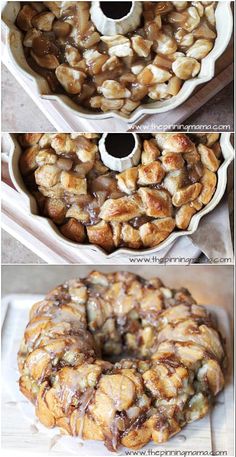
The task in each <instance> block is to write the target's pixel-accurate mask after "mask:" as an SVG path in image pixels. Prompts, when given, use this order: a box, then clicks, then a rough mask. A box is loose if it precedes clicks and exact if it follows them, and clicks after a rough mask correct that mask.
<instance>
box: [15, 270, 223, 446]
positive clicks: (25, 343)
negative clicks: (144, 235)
mask: <svg viewBox="0 0 236 457" xmlns="http://www.w3.org/2000/svg"><path fill="white" fill-rule="evenodd" d="M114 357H115V358H116V360H118V361H114ZM18 365H19V371H20V380H19V386H20V390H21V392H22V393H23V394H24V395H25V396H26V397H27V398H28V399H29V400H30V401H31V402H32V403H34V405H35V412H36V415H37V417H38V418H39V420H40V421H41V422H42V423H43V424H44V425H45V426H46V427H51V428H52V427H55V426H58V427H60V428H61V429H62V430H63V432H65V433H67V434H69V435H73V436H79V437H81V438H82V439H84V440H100V441H103V442H104V443H105V445H106V446H107V448H108V449H109V450H111V451H116V450H117V449H118V447H119V446H120V445H122V446H125V447H127V448H130V449H134V450H135V449H140V448H141V447H143V446H144V445H146V444H147V443H148V442H150V441H154V442H155V443H156V444H160V443H163V442H165V441H167V440H169V439H170V438H171V436H173V435H175V434H176V433H178V432H179V431H180V430H181V428H182V427H184V426H185V425H186V424H187V423H189V422H192V421H194V420H197V419H200V418H201V417H203V416H205V415H206V414H207V413H208V411H209V410H210V408H211V405H212V403H213V400H214V397H215V396H216V395H217V394H218V392H220V391H221V390H222V389H223V386H224V374H223V373H224V370H225V367H226V354H225V351H224V344H223V340H222V337H221V335H220V333H219V332H218V331H217V328H216V326H215V324H214V323H213V320H212V318H211V316H210V315H209V313H208V311H207V309H206V308H204V307H203V306H200V305H198V304H197V303H196V302H195V300H194V299H193V297H192V296H191V294H190V292H189V291H188V290H187V289H184V288H180V289H170V288H168V287H166V286H164V284H163V283H162V282H161V280H160V279H158V278H152V279H149V280H146V279H144V278H141V277H139V276H136V275H134V274H131V273H128V272H117V273H110V274H102V273H100V272H92V273H90V274H89V275H88V276H87V277H86V278H83V279H75V280H71V281H68V282H66V283H65V284H63V285H61V286H59V287H57V288H55V289H54V290H52V291H51V292H50V293H48V294H47V295H46V297H45V299H44V300H42V301H40V302H38V303H36V304H35V305H34V306H33V307H32V308H31V311H30V320H29V323H28V325H27V327H26V329H25V334H24V338H23V340H22V343H21V346H20V349H19V353H18Z"/></svg>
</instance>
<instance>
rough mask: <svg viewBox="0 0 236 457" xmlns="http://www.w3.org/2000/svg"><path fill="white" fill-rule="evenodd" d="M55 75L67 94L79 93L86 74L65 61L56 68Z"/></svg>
mask: <svg viewBox="0 0 236 457" xmlns="http://www.w3.org/2000/svg"><path fill="white" fill-rule="evenodd" d="M55 73H56V77H57V79H58V81H59V82H60V83H61V85H62V86H63V87H64V89H65V90H66V92H68V93H69V94H79V93H80V92H81V89H82V84H83V82H84V79H85V77H86V75H85V74H84V73H83V72H82V71H80V70H77V69H75V68H71V67H69V65H66V64H65V63H63V64H61V65H59V66H58V67H57V69H56V72H55Z"/></svg>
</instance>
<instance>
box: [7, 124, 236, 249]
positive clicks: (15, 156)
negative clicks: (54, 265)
mask: <svg viewBox="0 0 236 457" xmlns="http://www.w3.org/2000/svg"><path fill="white" fill-rule="evenodd" d="M8 139H9V144H10V152H9V159H8V160H9V171H10V176H11V180H12V182H13V184H14V186H15V187H16V189H17V190H18V191H19V192H21V193H22V194H24V195H25V196H26V197H27V206H28V211H29V213H30V214H31V215H32V217H33V218H37V221H38V224H42V219H43V221H44V222H43V223H46V224H47V226H48V228H50V230H51V231H53V233H54V235H55V236H56V237H57V238H58V237H59V239H60V240H63V242H64V243H67V245H69V246H73V247H76V248H77V249H80V250H87V252H90V253H91V251H94V250H95V251H96V252H98V253H100V254H101V256H103V257H106V258H112V257H113V258H115V257H116V256H127V255H129V256H141V255H145V254H154V253H157V252H159V251H160V250H161V249H165V248H166V247H167V246H169V245H170V244H172V243H173V242H174V241H176V240H177V239H178V238H179V237H181V236H184V235H192V234H193V233H194V232H195V231H196V230H197V228H198V225H199V222H200V220H201V218H202V217H203V216H205V214H208V213H209V212H210V211H212V210H213V209H214V208H215V207H216V206H217V205H218V203H219V202H220V200H221V198H222V197H223V195H224V192H225V189H226V184H227V168H228V166H229V164H230V162H231V161H232V160H233V158H234V150H233V147H232V145H231V143H230V133H222V134H221V137H220V144H221V149H222V156H223V159H224V160H223V163H222V164H221V166H220V167H219V169H218V171H217V187H216V191H215V193H214V195H213V197H212V199H211V201H210V202H209V203H208V205H206V206H205V207H204V208H202V210H201V211H199V212H197V213H196V214H194V216H193V217H192V219H191V221H190V224H189V227H188V229H187V230H181V231H173V232H172V233H171V234H170V235H169V236H168V237H167V238H166V239H165V240H164V241H162V242H161V243H160V244H159V245H158V246H155V247H154V248H149V249H139V250H134V249H133V250H132V249H128V248H119V249H116V251H114V252H112V253H110V254H107V253H106V252H105V251H104V250H103V249H102V248H100V247H98V246H95V245H92V244H85V243H84V244H78V243H75V242H73V241H70V240H69V239H67V238H65V237H64V236H63V235H62V234H61V232H60V231H59V229H58V228H57V226H56V225H55V224H54V223H53V222H52V221H51V220H50V219H48V218H45V217H43V216H40V215H38V208H37V203H36V200H35V198H34V197H33V195H31V193H30V192H29V191H28V189H27V188H26V186H25V184H24V181H23V178H22V176H21V173H20V170H19V166H18V162H19V157H20V153H21V148H20V145H19V143H18V142H17V141H16V139H15V137H14V135H12V134H9V135H8Z"/></svg>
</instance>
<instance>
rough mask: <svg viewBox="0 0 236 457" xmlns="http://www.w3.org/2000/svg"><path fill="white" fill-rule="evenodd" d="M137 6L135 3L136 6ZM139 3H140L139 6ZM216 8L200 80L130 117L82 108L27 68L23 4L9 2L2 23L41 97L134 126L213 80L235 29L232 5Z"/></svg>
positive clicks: (10, 47)
mask: <svg viewBox="0 0 236 457" xmlns="http://www.w3.org/2000/svg"><path fill="white" fill-rule="evenodd" d="M135 3H136V2H135ZM137 3H138V2H137ZM217 3H218V5H217V7H216V11H215V16H216V31H217V37H216V40H215V44H214V47H213V49H212V50H211V52H210V53H209V54H208V55H207V56H206V57H205V58H204V59H202V61H201V70H200V73H199V74H198V76H197V77H194V78H193V79H191V80H188V81H185V83H184V84H183V86H182V88H181V90H180V91H179V93H178V94H177V95H176V96H174V97H172V98H170V99H169V100H164V101H158V102H153V103H149V104H147V103H146V104H142V105H140V106H139V107H138V108H136V109H135V111H133V112H132V113H131V114H130V115H129V116H127V115H125V114H123V113H120V112H117V111H109V112H106V113H103V112H101V113H94V112H93V111H90V110H87V109H85V108H83V107H82V106H78V105H77V104H75V103H74V102H73V101H72V100H71V99H70V98H69V97H68V96H67V95H60V94H59V95H55V94H53V93H52V92H51V90H50V88H49V85H48V83H47V81H46V80H45V79H44V78H43V77H41V76H40V75H38V74H37V73H35V72H34V71H33V70H32V69H31V68H30V67H29V65H28V63H27V62H26V59H25V55H24V51H23V46H22V33H21V32H20V31H19V29H18V28H17V27H16V25H15V19H16V17H17V14H18V12H19V9H20V2H14V1H11V2H6V5H5V7H4V8H3V12H2V20H3V23H4V25H5V27H6V29H7V49H8V53H9V56H10V58H11V60H12V62H13V63H14V65H15V67H16V69H18V70H20V72H21V73H23V74H24V76H27V77H28V78H30V79H31V80H33V81H34V83H35V87H36V89H37V93H38V96H40V97H42V98H44V99H47V100H57V101H58V102H59V103H60V104H62V105H63V106H66V107H67V109H68V110H69V111H70V112H71V113H73V114H74V115H77V116H81V117H84V118H87V119H93V120H95V119H97V120H99V119H107V118H116V119H122V120H125V121H127V122H128V123H132V122H134V121H136V120H137V119H139V118H141V117H142V116H143V115H145V114H158V113H163V112H166V111H170V110H172V109H174V108H176V107H177V106H179V105H181V104H182V103H184V102H185V101H186V100H187V99H188V97H189V96H190V95H191V94H192V92H193V91H194V89H195V88H196V87H197V86H198V85H199V84H203V83H205V82H207V81H209V80H211V79H212V78H213V77H214V72H215V62H216V60H217V59H218V58H219V57H220V55H221V54H222V53H223V52H224V50H225V49H226V47H227V45H228V43H229V40H230V37H231V34H232V27H233V20H232V11H231V6H230V2H229V1H219V2H217Z"/></svg>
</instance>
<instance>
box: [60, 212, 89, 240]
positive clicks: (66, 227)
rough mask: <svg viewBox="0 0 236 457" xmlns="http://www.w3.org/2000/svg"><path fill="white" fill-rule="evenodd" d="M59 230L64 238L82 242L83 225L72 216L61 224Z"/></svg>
mask: <svg viewBox="0 0 236 457" xmlns="http://www.w3.org/2000/svg"><path fill="white" fill-rule="evenodd" d="M60 231H61V233H62V235H64V236H65V237H66V238H69V239H70V240H72V241H76V242H77V243H83V242H84V240H85V237H86V235H85V229H84V226H83V225H82V224H81V223H80V222H78V221H76V220H75V219H73V218H71V219H69V220H68V221H67V222H66V223H65V224H63V225H62V226H61V227H60Z"/></svg>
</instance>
